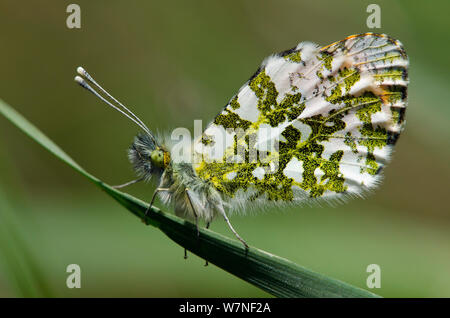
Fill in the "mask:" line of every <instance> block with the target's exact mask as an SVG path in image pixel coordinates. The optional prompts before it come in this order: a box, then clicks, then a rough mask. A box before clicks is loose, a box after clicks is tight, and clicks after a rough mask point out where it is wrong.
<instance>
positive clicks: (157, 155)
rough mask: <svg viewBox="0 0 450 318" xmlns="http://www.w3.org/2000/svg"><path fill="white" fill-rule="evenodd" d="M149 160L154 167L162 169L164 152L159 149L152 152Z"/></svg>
mask: <svg viewBox="0 0 450 318" xmlns="http://www.w3.org/2000/svg"><path fill="white" fill-rule="evenodd" d="M150 160H151V161H152V163H153V164H154V165H155V166H157V167H159V168H164V151H163V150H161V149H155V150H153V151H152V153H151V155H150Z"/></svg>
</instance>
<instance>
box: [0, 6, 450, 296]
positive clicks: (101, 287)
mask: <svg viewBox="0 0 450 318" xmlns="http://www.w3.org/2000/svg"><path fill="white" fill-rule="evenodd" d="M71 2H72V1H39V2H37V1H36V2H31V1H23V0H21V1H17V0H15V1H5V0H2V1H1V2H0V39H1V50H0V70H1V77H0V98H2V99H4V100H5V101H6V102H7V103H9V104H10V105H12V106H13V107H14V108H16V109H17V110H18V111H19V112H21V113H22V114H23V115H24V116H25V117H27V118H28V119H29V120H30V121H31V122H32V123H34V124H35V125H36V126H37V127H39V128H40V129H41V130H42V131H43V132H44V133H45V134H47V135H48V136H49V137H50V138H51V139H53V140H54V141H55V142H56V143H57V144H58V145H60V146H61V147H62V148H63V149H64V150H65V151H66V152H67V153H68V154H69V155H70V156H72V157H73V158H74V159H75V160H76V161H77V162H78V163H79V164H80V165H81V166H83V167H84V168H85V169H87V170H88V171H89V172H91V173H93V174H94V175H96V176H97V177H100V178H102V179H103V180H104V181H106V182H108V183H111V184H119V183H123V182H126V181H129V180H131V179H133V178H134V175H133V172H132V169H131V166H130V164H129V163H128V161H127V158H126V149H127V147H128V146H129V144H130V143H131V141H132V138H133V136H134V134H135V133H136V132H137V131H138V129H137V127H136V126H135V125H134V124H132V123H131V122H129V121H127V120H126V119H125V118H123V117H122V116H120V115H119V114H118V113H116V112H114V111H112V110H111V109H109V108H107V107H106V106H104V105H103V104H101V103H100V102H99V101H98V100H96V99H95V98H94V97H93V96H92V95H91V94H89V93H87V92H86V91H83V90H82V89H81V88H79V87H78V86H77V85H76V84H75V83H74V81H73V77H74V75H75V69H76V67H77V66H79V65H83V66H84V67H85V68H86V69H87V70H88V71H89V72H90V73H91V74H92V75H94V76H95V78H96V79H97V80H99V81H100V82H101V83H102V84H103V85H104V86H105V87H106V88H107V89H108V90H109V91H110V92H111V93H113V95H114V96H115V97H117V98H118V99H119V100H121V101H123V102H125V104H126V105H129V106H130V108H132V109H133V110H134V111H135V112H136V113H137V114H138V115H139V116H140V117H141V118H142V119H143V120H144V121H145V122H146V124H147V125H148V126H149V127H150V128H152V129H155V130H171V129H173V128H175V127H187V128H189V129H193V120H194V119H202V120H203V121H204V122H205V123H206V122H209V121H210V120H211V119H212V118H213V116H215V115H216V114H217V113H218V112H219V110H220V109H221V108H222V107H223V106H224V105H225V104H226V102H227V101H228V99H229V98H230V97H231V96H232V95H233V94H234V93H235V92H236V91H237V90H238V89H239V87H240V86H241V85H242V84H243V83H244V82H245V81H246V80H247V79H248V78H249V77H250V75H251V74H253V73H254V71H255V70H256V69H257V67H258V66H259V63H260V62H261V61H262V60H263V58H264V57H266V56H268V55H269V54H272V53H274V52H279V51H282V50H285V49H288V48H291V47H293V46H295V45H296V44H297V43H298V42H300V41H313V42H316V43H318V44H321V45H327V44H330V43H332V42H334V41H337V40H340V39H343V38H344V37H346V36H348V35H351V34H357V33H361V32H368V31H374V32H383V33H387V34H389V35H391V36H393V37H395V38H397V39H399V40H400V41H401V42H402V43H403V44H404V46H405V48H406V50H407V53H408V54H409V56H410V63H411V67H410V80H411V84H410V89H409V106H408V107H409V108H408V111H407V115H406V118H407V125H406V130H405V132H404V134H403V135H402V137H401V138H400V140H399V142H398V144H397V147H396V153H395V154H394V157H393V160H392V163H391V164H390V165H389V166H388V167H387V169H386V170H385V179H384V182H383V184H382V186H381V187H380V188H379V189H378V190H377V191H375V192H374V193H373V194H372V195H370V196H369V197H368V198H367V199H365V200H362V199H359V200H353V201H350V202H348V203H347V204H345V205H340V206H337V207H330V206H322V207H319V206H314V207H311V208H309V207H303V208H289V209H285V210H283V211H270V212H267V213H263V214H259V215H256V214H252V215H249V216H245V217H242V216H235V217H233V218H232V222H233V224H234V226H235V228H236V229H237V230H238V232H239V233H241V235H243V236H244V237H245V239H246V240H247V242H249V243H250V244H251V245H253V246H257V247H259V248H262V249H264V250H267V251H269V252H271V253H274V254H277V255H280V256H282V257H285V258H287V259H290V260H292V261H294V262H296V263H298V264H301V265H303V266H306V267H308V268H310V269H312V270H314V271H318V272H321V273H323V274H326V275H329V276H331V277H334V278H337V279H340V280H343V281H346V282H348V283H351V284H354V285H356V286H359V287H362V288H367V287H366V278H367V276H368V273H366V268H367V266H368V265H369V264H378V265H380V267H381V271H382V272H381V288H380V289H375V290H372V291H374V292H375V293H378V294H380V295H382V296H385V297H450V209H449V208H448V206H449V205H448V194H449V180H450V178H449V177H450V168H449V159H450V156H449V153H450V150H449V142H448V141H449V137H450V128H449V124H450V122H449V118H450V107H448V106H449V105H448V101H449V100H450V90H449V85H450V80H449V76H448V75H449V69H450V59H449V58H448V52H449V49H450V44H449V41H448V40H449V38H448V30H449V26H450V23H449V19H448V12H449V11H450V2H449V1H406V0H404V1H377V2H376V3H377V4H379V5H380V6H381V10H382V11H381V19H382V20H381V21H382V22H381V23H382V28H381V29H372V30H371V29H368V28H367V26H366V19H367V17H368V15H369V13H367V12H366V8H367V6H368V4H370V3H372V1H360V0H354V1H332V0H330V1H323V0H320V1H319V0H316V1H293V0H290V1H288V0H286V1H267V0H264V1H258V0H252V1H220V2H219V1H207V0H203V1H193V0H191V1H182V0H178V1H77V2H76V3H77V4H79V5H80V7H81V29H68V28H67V27H66V18H67V16H68V13H66V7H67V5H68V4H70V3H71ZM0 145H1V147H0V296H3V297H17V296H56V297H91V296H96V297H107V296H114V297H115V296H124V297H130V296H136V297H147V296H149V297H191V296H192V297H218V296H224V297H241V296H243V297H245V296H255V297H260V296H261V297H265V296H269V295H268V294H266V293H265V292H263V291H260V290H259V289H257V288H255V287H253V286H252V285H250V284H248V283H245V282H243V281H241V280H239V279H238V278H235V277H233V276H231V275H230V274H228V273H226V272H223V271H222V270H220V269H218V268H217V267H215V266H214V265H210V266H209V267H203V261H202V260H201V259H199V258H198V257H196V256H194V255H190V257H189V258H188V259H187V260H184V259H183V250H182V249H181V248H180V247H179V246H177V245H176V244H175V243H173V242H172V241H170V240H169V239H168V238H167V237H165V236H164V234H162V233H161V232H159V231H158V230H156V229H154V228H152V227H145V226H144V225H143V224H142V223H141V222H140V221H139V220H138V219H137V218H136V217H134V216H132V215H131V214H130V213H128V212H127V211H126V210H125V209H124V208H122V207H121V206H119V205H118V204H116V203H115V202H114V201H113V200H111V198H109V197H107V196H106V195H105V194H104V193H102V192H101V191H98V189H97V188H96V187H94V186H93V185H91V184H90V183H88V182H87V181H86V179H84V178H82V177H80V176H79V175H78V174H76V173H74V172H73V170H71V169H69V168H68V167H67V166H66V165H64V164H63V163H61V162H59V161H58V160H56V159H55V158H54V157H53V156H51V155H50V154H49V153H47V152H46V151H45V150H43V149H42V148H41V147H40V146H38V145H37V144H35V143H34V142H33V141H31V140H30V139H29V138H28V137H26V136H25V135H24V134H23V133H21V132H20V131H18V129H16V128H15V127H13V126H12V125H11V124H10V123H9V122H7V121H6V120H5V119H4V118H0ZM152 190H153V189H152V186H151V185H144V184H137V185H133V186H132V187H130V188H129V189H127V190H126V191H129V192H130V193H132V194H133V195H136V196H138V197H140V198H142V199H144V200H147V201H149V199H150V197H151V194H152ZM165 210H167V209H165ZM212 229H213V230H215V231H218V232H221V233H223V234H225V235H227V236H231V235H230V232H229V230H228V229H227V228H226V225H225V224H224V222H222V220H218V221H216V222H215V223H213V224H212ZM72 263H75V264H79V265H80V267H81V274H82V276H81V279H82V281H81V285H82V288H81V289H68V288H67V287H66V278H67V276H68V274H67V273H66V267H67V265H69V264H72Z"/></svg>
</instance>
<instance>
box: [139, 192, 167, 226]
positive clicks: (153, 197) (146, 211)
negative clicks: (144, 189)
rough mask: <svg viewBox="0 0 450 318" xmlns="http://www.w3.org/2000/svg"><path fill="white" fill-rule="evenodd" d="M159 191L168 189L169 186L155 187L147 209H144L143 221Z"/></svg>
mask: <svg viewBox="0 0 450 318" xmlns="http://www.w3.org/2000/svg"><path fill="white" fill-rule="evenodd" d="M161 191H169V188H156V189H155V192H153V196H152V201H150V204H149V206H148V207H147V210H145V214H144V222H145V218H146V217H147V214H148V211H150V208H151V207H152V206H153V202H155V199H156V195H157V194H158V192H161Z"/></svg>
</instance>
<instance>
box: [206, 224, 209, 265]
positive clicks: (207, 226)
mask: <svg viewBox="0 0 450 318" xmlns="http://www.w3.org/2000/svg"><path fill="white" fill-rule="evenodd" d="M209 225H210V222H206V228H207V229H209ZM208 264H209V263H208V261H205V266H208Z"/></svg>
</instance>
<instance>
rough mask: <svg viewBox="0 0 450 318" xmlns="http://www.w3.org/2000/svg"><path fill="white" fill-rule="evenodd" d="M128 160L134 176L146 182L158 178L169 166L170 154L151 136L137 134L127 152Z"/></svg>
mask: <svg viewBox="0 0 450 318" xmlns="http://www.w3.org/2000/svg"><path fill="white" fill-rule="evenodd" d="M128 159H129V160H130V162H131V164H132V165H133V168H134V170H135V171H136V174H137V175H138V176H139V177H142V178H144V179H146V180H150V179H151V177H152V176H155V177H159V176H161V174H162V173H163V172H164V170H165V169H167V167H169V165H170V153H169V151H167V150H166V149H165V148H164V147H163V146H160V145H158V144H157V143H156V142H155V140H154V139H153V138H152V136H150V135H148V134H139V135H137V136H136V137H135V138H134V141H133V143H132V144H131V147H130V149H129V150H128Z"/></svg>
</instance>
